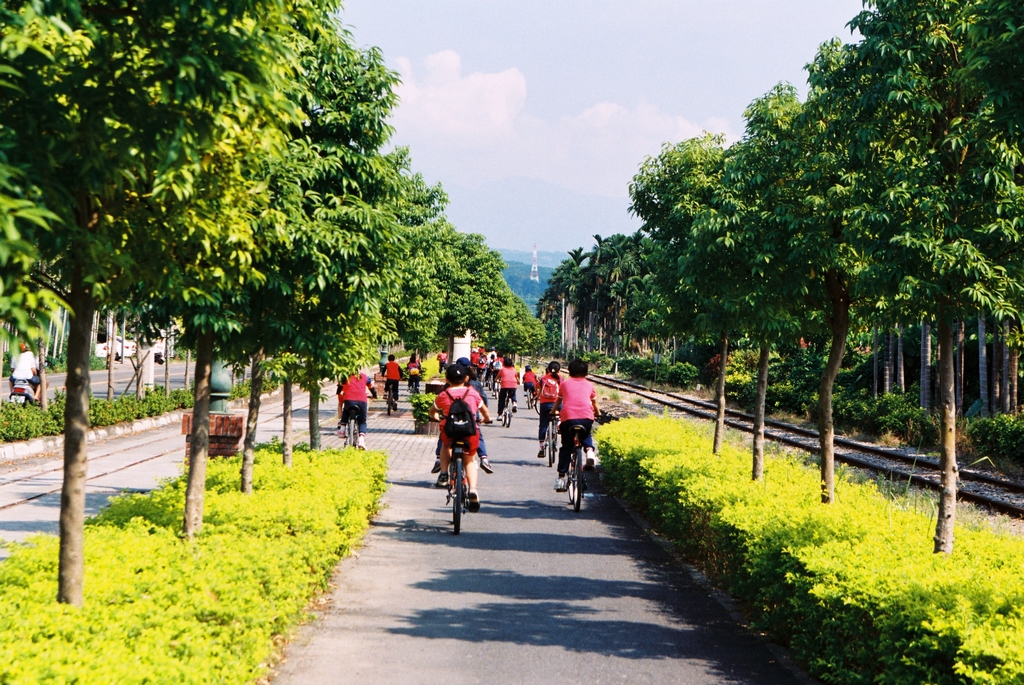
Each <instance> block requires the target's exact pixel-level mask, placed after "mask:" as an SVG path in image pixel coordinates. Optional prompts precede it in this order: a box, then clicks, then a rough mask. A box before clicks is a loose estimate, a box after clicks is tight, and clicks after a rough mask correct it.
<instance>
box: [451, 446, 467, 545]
mask: <svg viewBox="0 0 1024 685" xmlns="http://www.w3.org/2000/svg"><path fill="white" fill-rule="evenodd" d="M452 459H454V460H455V477H454V480H455V493H454V496H453V497H452V523H453V524H455V534H456V535H458V534H459V531H461V530H462V500H463V498H464V497H465V496H466V493H465V488H466V486H465V485H464V484H463V482H462V468H463V467H462V450H458V451H456V453H455V454H453V455H452Z"/></svg>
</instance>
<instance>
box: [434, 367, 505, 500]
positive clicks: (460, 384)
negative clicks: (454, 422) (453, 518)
mask: <svg viewBox="0 0 1024 685" xmlns="http://www.w3.org/2000/svg"><path fill="white" fill-rule="evenodd" d="M468 374H469V370H468V368H467V367H465V366H462V365H461V364H452V365H451V366H449V367H448V370H447V371H446V372H445V378H446V379H447V381H448V385H449V387H448V389H447V390H445V391H444V392H442V393H441V394H440V395H438V396H437V399H436V400H434V404H433V405H432V406H431V407H430V420H431V421H436V420H438V419H440V421H441V443H442V447H441V474H440V475H439V476H438V477H437V487H439V488H441V487H447V486H448V464H449V463H450V462H451V459H452V452H451V438H449V437H448V435H447V434H446V433H445V430H444V425H445V420H446V417H447V414H448V410H449V409H450V408H451V406H452V403H453V402H455V400H456V399H461V400H463V401H464V402H465V403H466V404H468V405H469V408H470V410H471V411H472V412H474V413H479V414H480V416H482V417H483V422H484V423H490V422H491V415H490V412H488V411H487V406H486V405H485V404H484V403H483V397H481V396H480V394H479V393H477V391H476V390H474V389H473V388H471V387H469V385H467V381H468V379H469V375H468ZM466 442H467V443H468V448H467V450H466V452H465V453H464V454H463V458H462V463H463V466H464V467H465V470H466V480H467V481H469V510H470V511H480V494H479V491H478V490H477V471H476V451H477V448H478V446H479V442H480V439H479V431H478V432H477V435H474V436H472V437H470V438H467V440H466Z"/></svg>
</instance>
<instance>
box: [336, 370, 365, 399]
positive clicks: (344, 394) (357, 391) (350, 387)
mask: <svg viewBox="0 0 1024 685" xmlns="http://www.w3.org/2000/svg"><path fill="white" fill-rule="evenodd" d="M370 383H372V381H371V380H370V379H369V378H367V376H366V374H365V373H361V374H359V375H358V376H356V375H352V376H349V377H348V380H347V381H345V385H344V386H343V387H342V388H341V399H342V401H343V402H366V401H367V396H366V391H367V389H368V388H370Z"/></svg>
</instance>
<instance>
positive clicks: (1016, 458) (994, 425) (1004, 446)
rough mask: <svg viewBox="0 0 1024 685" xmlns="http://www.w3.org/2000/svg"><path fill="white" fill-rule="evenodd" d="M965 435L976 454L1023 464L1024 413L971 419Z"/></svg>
mask: <svg viewBox="0 0 1024 685" xmlns="http://www.w3.org/2000/svg"><path fill="white" fill-rule="evenodd" d="M967 437H968V439H970V441H971V446H972V447H973V448H974V451H975V452H976V453H977V455H978V456H980V457H991V458H993V459H1001V460H1005V461H1012V462H1015V463H1016V464H1017V465H1019V466H1024V415H1022V414H1017V415H1016V416H1009V415H1007V414H999V415H998V416H994V417H992V418H990V419H980V418H975V419H971V421H970V423H969V424H968V427H967Z"/></svg>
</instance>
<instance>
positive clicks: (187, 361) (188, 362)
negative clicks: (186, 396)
mask: <svg viewBox="0 0 1024 685" xmlns="http://www.w3.org/2000/svg"><path fill="white" fill-rule="evenodd" d="M191 365H192V350H185V380H184V383H185V389H186V390H188V367H189V366H191Z"/></svg>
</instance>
